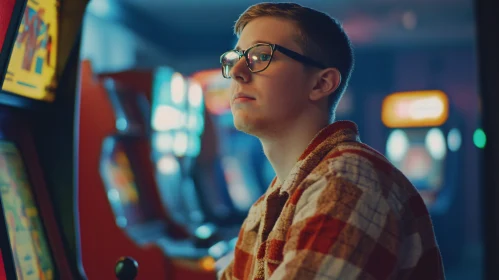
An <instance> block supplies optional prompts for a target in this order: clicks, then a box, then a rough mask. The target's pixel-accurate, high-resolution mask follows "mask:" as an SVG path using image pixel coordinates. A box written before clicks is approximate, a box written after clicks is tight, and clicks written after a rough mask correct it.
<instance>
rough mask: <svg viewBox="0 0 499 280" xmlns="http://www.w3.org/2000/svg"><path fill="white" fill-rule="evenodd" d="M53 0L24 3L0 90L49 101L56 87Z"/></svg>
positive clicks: (54, 11)
mask: <svg viewBox="0 0 499 280" xmlns="http://www.w3.org/2000/svg"><path fill="white" fill-rule="evenodd" d="M58 5H59V2H58V1H57V0H39V1H28V2H27V5H26V9H25V10H24V16H23V19H22V22H21V24H20V26H19V33H18V35H17V39H16V42H15V45H14V48H13V50H12V55H11V58H10V61H9V66H8V69H7V75H6V76H5V82H4V84H3V87H2V89H3V90H5V91H8V92H11V93H15V94H19V95H22V96H25V97H29V98H33V99H38V100H46V101H52V100H53V99H54V97H55V92H54V90H55V87H56V72H55V70H56V63H57V61H56V59H57V39H58V22H57V20H58V14H57V10H58Z"/></svg>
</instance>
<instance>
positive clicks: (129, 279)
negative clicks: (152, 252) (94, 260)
mask: <svg viewBox="0 0 499 280" xmlns="http://www.w3.org/2000/svg"><path fill="white" fill-rule="evenodd" d="M138 270H139V264H138V263H137V261H136V260H134V259H133V258H131V257H121V258H120V259H119V260H118V261H117V262H116V267H115V268H114V272H115V273H116V278H117V279H118V280H134V279H135V277H137V273H138Z"/></svg>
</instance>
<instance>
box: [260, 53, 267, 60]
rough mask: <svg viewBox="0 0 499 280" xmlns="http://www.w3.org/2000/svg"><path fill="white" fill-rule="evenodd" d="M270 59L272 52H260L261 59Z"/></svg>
mask: <svg viewBox="0 0 499 280" xmlns="http://www.w3.org/2000/svg"><path fill="white" fill-rule="evenodd" d="M269 59H270V54H265V53H262V54H260V59H259V60H261V61H267V60H269Z"/></svg>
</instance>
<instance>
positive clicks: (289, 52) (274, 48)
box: [220, 43, 327, 79]
mask: <svg viewBox="0 0 499 280" xmlns="http://www.w3.org/2000/svg"><path fill="white" fill-rule="evenodd" d="M259 46H269V47H270V48H271V52H270V59H269V63H267V66H265V67H264V68H263V69H261V70H256V71H254V70H252V69H251V68H250V66H249V58H248V53H249V52H250V51H251V50H252V49H253V48H256V47H259ZM275 51H280V52H281V53H283V54H284V55H286V56H288V57H290V58H292V59H294V60H296V61H298V62H301V63H303V64H305V65H309V66H313V67H317V68H319V69H326V68H327V67H326V66H325V65H324V64H322V63H320V62H317V61H315V60H313V59H311V58H310V57H307V56H305V55H302V54H300V53H297V52H295V51H293V50H290V49H288V48H285V47H283V46H280V45H278V44H269V43H258V44H255V45H253V46H251V47H249V48H248V49H246V50H230V51H226V52H224V53H223V54H222V55H221V56H220V64H222V76H223V77H224V78H226V79H230V78H231V76H230V74H228V76H225V74H224V65H223V62H222V60H223V58H224V57H225V56H226V55H227V54H228V53H236V54H237V55H238V56H239V60H241V57H243V56H244V59H245V61H246V67H248V69H249V70H250V71H251V73H259V72H262V71H265V69H267V68H268V67H269V65H270V63H271V62H272V58H273V57H274V52H275Z"/></svg>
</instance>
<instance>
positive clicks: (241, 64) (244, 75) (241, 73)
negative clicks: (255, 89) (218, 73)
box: [230, 57, 251, 83]
mask: <svg viewBox="0 0 499 280" xmlns="http://www.w3.org/2000/svg"><path fill="white" fill-rule="evenodd" d="M230 76H231V77H232V79H233V80H235V81H238V82H240V83H247V82H249V81H250V80H251V71H250V70H249V69H248V66H247V65H246V59H245V58H244V57H241V59H239V61H238V62H236V64H235V65H234V66H233V67H232V70H231V72H230Z"/></svg>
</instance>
